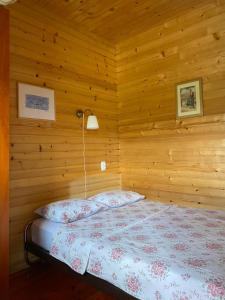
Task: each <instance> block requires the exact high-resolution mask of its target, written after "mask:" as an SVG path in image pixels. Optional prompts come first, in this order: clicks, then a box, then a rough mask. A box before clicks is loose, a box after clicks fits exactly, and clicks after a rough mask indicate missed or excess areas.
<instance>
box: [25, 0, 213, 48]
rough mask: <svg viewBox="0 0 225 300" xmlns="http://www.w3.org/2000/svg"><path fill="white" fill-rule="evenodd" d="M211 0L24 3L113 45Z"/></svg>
mask: <svg viewBox="0 0 225 300" xmlns="http://www.w3.org/2000/svg"><path fill="white" fill-rule="evenodd" d="M210 1H211V0H198V1H196V0H183V1H180V0H158V1H151V0H113V1H112V0H104V1H103V0H85V1H83V0H82V1H80V0H74V1H64V0H58V1H52V0H20V2H21V3H22V4H24V5H30V4H31V5H33V6H34V7H35V5H38V6H39V7H41V8H43V9H44V10H46V11H51V12H52V13H53V14H54V15H55V16H57V17H58V18H59V20H65V19H66V20H67V22H68V23H69V24H70V26H71V27H73V28H79V30H84V31H85V32H86V33H91V34H95V35H97V36H99V37H101V38H103V39H104V40H105V41H108V42H110V43H111V44H116V43H119V42H121V41H123V40H124V39H127V38H130V37H133V36H135V35H136V34H138V33H141V32H144V31H146V30H148V29H149V28H151V27H155V26H156V25H159V24H161V23H162V22H167V21H170V20H171V19H173V18H175V17H178V16H179V15H180V14H183V13H185V12H187V11H191V10H192V9H193V8H196V7H199V6H200V5H201V4H202V3H210Z"/></svg>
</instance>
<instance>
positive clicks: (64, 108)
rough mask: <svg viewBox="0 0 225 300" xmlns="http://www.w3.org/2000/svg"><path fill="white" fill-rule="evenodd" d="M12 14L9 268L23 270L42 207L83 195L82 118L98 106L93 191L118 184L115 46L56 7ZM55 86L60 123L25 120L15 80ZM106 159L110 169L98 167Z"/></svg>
mask: <svg viewBox="0 0 225 300" xmlns="http://www.w3.org/2000/svg"><path fill="white" fill-rule="evenodd" d="M10 13H11V122H10V123H11V124H10V127H11V128H10V129H11V137H10V143H11V149H10V151H11V154H10V170H11V172H10V173H11V174H10V228H11V232H10V239H11V243H10V248H11V253H10V257H11V270H12V271H16V270H19V269H21V268H23V267H24V266H25V265H24V259H23V229H24V225H25V223H26V222H27V221H28V220H30V219H32V218H33V216H34V215H33V211H34V209H36V208H37V207H39V206H41V205H43V204H45V203H47V202H50V201H54V200H57V199H63V198H67V197H69V198H71V197H73V196H77V197H83V196H84V177H83V158H82V132H81V123H82V122H81V120H78V119H76V118H75V117H74V113H75V111H76V110H77V109H78V108H82V109H86V108H89V109H92V110H93V112H94V113H95V114H96V115H97V117H98V119H99V124H100V129H99V130H98V131H95V132H86V143H87V145H86V151H87V156H86V161H87V175H88V178H87V185H88V195H92V194H95V193H97V192H100V191H102V190H107V189H112V188H118V187H119V186H120V175H119V142H118V105H117V98H116V62H115V48H113V47H111V46H110V45H107V44H106V43H104V42H103V41H101V40H99V39H97V38H94V37H87V36H84V35H83V34H81V33H78V32H76V31H74V30H72V29H70V27H69V26H66V25H65V24H64V23H63V20H62V22H60V23H59V22H58V20H55V19H54V17H53V16H51V13H50V12H48V11H44V10H39V9H38V7H33V8H32V9H30V8H28V7H26V6H25V5H23V4H22V3H20V2H18V3H17V4H15V5H13V6H12V7H11V8H10ZM18 82H26V83H31V84H34V85H39V86H46V87H49V88H52V89H54V90H55V101H56V119H57V120H56V122H50V121H36V120H28V119H19V118H18V111H17V83H18ZM101 160H106V162H107V171H106V172H104V173H101V172H100V161H101Z"/></svg>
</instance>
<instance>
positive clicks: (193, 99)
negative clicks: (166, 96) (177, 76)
mask: <svg viewBox="0 0 225 300" xmlns="http://www.w3.org/2000/svg"><path fill="white" fill-rule="evenodd" d="M202 94H203V93H202V79H201V78H198V79H194V80H190V81H186V82H181V83H178V84H176V99H177V118H186V117H195V116H202V115H203V104H202Z"/></svg>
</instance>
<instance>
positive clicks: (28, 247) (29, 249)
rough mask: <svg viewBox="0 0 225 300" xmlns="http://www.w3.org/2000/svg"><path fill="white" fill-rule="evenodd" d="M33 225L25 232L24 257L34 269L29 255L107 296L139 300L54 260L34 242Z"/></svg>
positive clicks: (122, 299)
mask: <svg viewBox="0 0 225 300" xmlns="http://www.w3.org/2000/svg"><path fill="white" fill-rule="evenodd" d="M31 225H32V221H31V222H29V223H28V224H27V225H26V227H25V230H24V256H25V261H26V263H27V264H28V265H29V266H30V267H32V265H33V264H34V262H32V261H31V260H30V258H29V254H33V255H35V256H37V257H38V258H40V259H41V260H42V261H44V262H45V263H48V264H54V265H57V267H59V272H60V268H64V269H66V270H67V271H69V272H70V273H71V276H74V277H76V278H78V279H81V280H84V281H85V282H86V283H88V284H90V285H92V286H94V287H95V288H97V289H99V290H101V291H103V292H105V293H107V294H110V295H111V296H113V297H114V298H115V299H116V300H135V299H136V300H137V298H135V297H133V296H131V295H129V294H127V293H126V292H124V291H123V290H121V289H120V288H118V287H116V286H114V285H113V284H111V283H109V282H107V281H105V280H103V279H100V278H98V277H95V276H94V275H91V274H89V273H87V272H86V273H84V275H81V274H79V273H76V272H75V271H73V270H72V269H71V268H70V267H69V266H67V265H66V264H65V263H63V262H61V261H59V260H58V259H56V258H54V257H53V256H51V255H50V254H49V251H47V250H45V249H44V248H42V247H40V246H38V245H37V244H35V243H33V242H32V238H31Z"/></svg>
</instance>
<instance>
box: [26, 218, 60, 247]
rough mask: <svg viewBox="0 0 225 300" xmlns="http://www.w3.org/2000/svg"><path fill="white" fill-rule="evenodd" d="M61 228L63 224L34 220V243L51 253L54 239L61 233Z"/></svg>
mask: <svg viewBox="0 0 225 300" xmlns="http://www.w3.org/2000/svg"><path fill="white" fill-rule="evenodd" d="M61 226H62V224H61V223H56V222H51V221H49V220H46V219H43V218H39V219H36V220H34V221H33V223H32V226H31V238H32V241H33V242H34V243H35V244H37V245H38V246H40V247H42V248H44V249H45V250H47V251H49V250H50V247H51V244H52V241H53V237H54V236H55V234H56V233H57V232H58V231H59V228H60V227H61Z"/></svg>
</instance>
